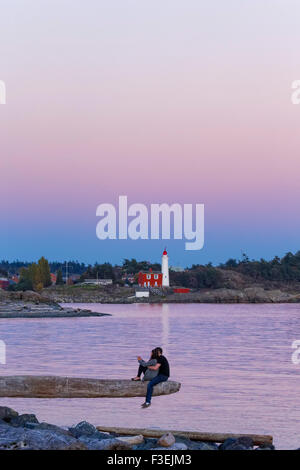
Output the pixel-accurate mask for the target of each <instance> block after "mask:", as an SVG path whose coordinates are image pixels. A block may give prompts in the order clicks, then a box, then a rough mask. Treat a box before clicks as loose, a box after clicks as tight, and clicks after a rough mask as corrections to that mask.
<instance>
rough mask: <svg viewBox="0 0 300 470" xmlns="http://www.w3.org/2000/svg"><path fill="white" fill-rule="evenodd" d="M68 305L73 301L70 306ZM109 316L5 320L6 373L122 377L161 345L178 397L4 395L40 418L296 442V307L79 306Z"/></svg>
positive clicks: (0, 325)
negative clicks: (146, 402)
mask: <svg viewBox="0 0 300 470" xmlns="http://www.w3.org/2000/svg"><path fill="white" fill-rule="evenodd" d="M68 305H69V306H71V305H72V304H68ZM76 306H77V307H78V306H85V307H87V308H92V309H94V310H96V311H99V312H106V313H112V314H113V316H111V317H98V318H97V317H95V318H66V319H41V320H38V319H11V320H7V319H1V320H0V339H2V340H4V341H5V342H6V344H7V364H6V365H5V366H4V365H0V368H1V371H2V374H3V375H9V374H56V375H69V376H78V377H80V376H81V377H85V376H86V377H99V378H128V377H132V376H133V375H135V372H136V365H137V361H136V356H137V355H139V354H140V355H142V356H143V357H144V358H147V357H148V355H149V351H150V350H151V349H152V348H153V347H154V346H159V345H162V347H163V348H164V350H165V352H166V355H167V357H168V359H169V360H170V363H171V375H172V378H173V379H174V380H179V381H180V382H182V389H181V391H180V392H179V393H177V394H175V395H169V396H162V397H154V399H153V402H152V407H151V408H150V409H147V410H141V409H140V404H141V403H142V401H143V400H142V398H125V399H124V398H122V399H116V398H115V399H55V400H50V399H3V398H2V399H0V405H7V406H12V407H14V408H16V409H17V410H18V411H19V412H27V413H30V412H34V413H36V414H37V416H38V418H39V419H40V420H45V421H48V422H52V423H55V424H60V425H72V424H74V423H77V422H79V421H81V420H83V419H85V420H87V421H89V422H91V423H93V424H98V425H100V424H102V425H106V426H109V425H110V426H129V427H135V426H136V427H148V426H149V427H150V426H151V427H164V428H173V429H182V430H200V431H215V432H244V433H247V432H249V433H252V432H253V433H268V434H273V436H274V442H275V445H276V446H277V447H279V448H297V447H300V432H299V431H300V424H299V423H300V400H299V391H300V386H299V379H300V377H299V374H300V365H298V366H297V365H294V364H292V362H291V354H292V351H293V350H292V348H291V344H292V342H293V341H294V340H295V339H300V306H298V305H279V304H278V305H276V304H275V305H201V304H187V305H182V304H181V305H179V304H177V305H147V304H144V305H143V304H134V305H103V304H102V305H101V304H93V305H91V304H88V305H84V304H76Z"/></svg>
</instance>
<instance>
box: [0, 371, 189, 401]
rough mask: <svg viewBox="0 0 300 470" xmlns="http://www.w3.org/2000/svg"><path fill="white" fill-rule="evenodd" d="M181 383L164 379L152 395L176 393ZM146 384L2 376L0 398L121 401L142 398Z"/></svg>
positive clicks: (71, 378)
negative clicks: (111, 399)
mask: <svg viewBox="0 0 300 470" xmlns="http://www.w3.org/2000/svg"><path fill="white" fill-rule="evenodd" d="M180 387H181V384H180V383H179V382H174V381H172V380H168V381H167V382H162V383H160V384H158V385H156V386H155V387H154V389H153V390H154V391H153V395H154V396H157V395H170V394H171V393H176V392H179V390H180ZM146 389H147V382H133V381H131V380H117V379H116V380H106V379H91V378H74V377H56V376H35V375H19V376H2V377H0V397H22V398H125V397H144V396H145V394H146Z"/></svg>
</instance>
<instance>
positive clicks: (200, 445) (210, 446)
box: [188, 441, 219, 450]
mask: <svg viewBox="0 0 300 470" xmlns="http://www.w3.org/2000/svg"><path fill="white" fill-rule="evenodd" d="M188 448H189V449H191V450H218V448H219V447H218V445H217V444H215V443H214V442H202V441H200V442H193V445H192V447H188Z"/></svg>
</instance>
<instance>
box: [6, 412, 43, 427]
mask: <svg viewBox="0 0 300 470" xmlns="http://www.w3.org/2000/svg"><path fill="white" fill-rule="evenodd" d="M26 423H34V424H38V420H37V418H36V416H35V415H34V414H23V415H19V416H13V417H12V418H11V420H10V425H11V426H15V427H18V426H22V427H24V426H25V425H26Z"/></svg>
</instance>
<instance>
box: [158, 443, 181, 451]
mask: <svg viewBox="0 0 300 470" xmlns="http://www.w3.org/2000/svg"><path fill="white" fill-rule="evenodd" d="M167 449H168V450H187V446H186V445H185V444H182V443H181V442H175V444H173V445H172V446H170V447H168V448H167ZM167 449H166V447H163V446H161V447H154V448H153V450H167Z"/></svg>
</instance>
